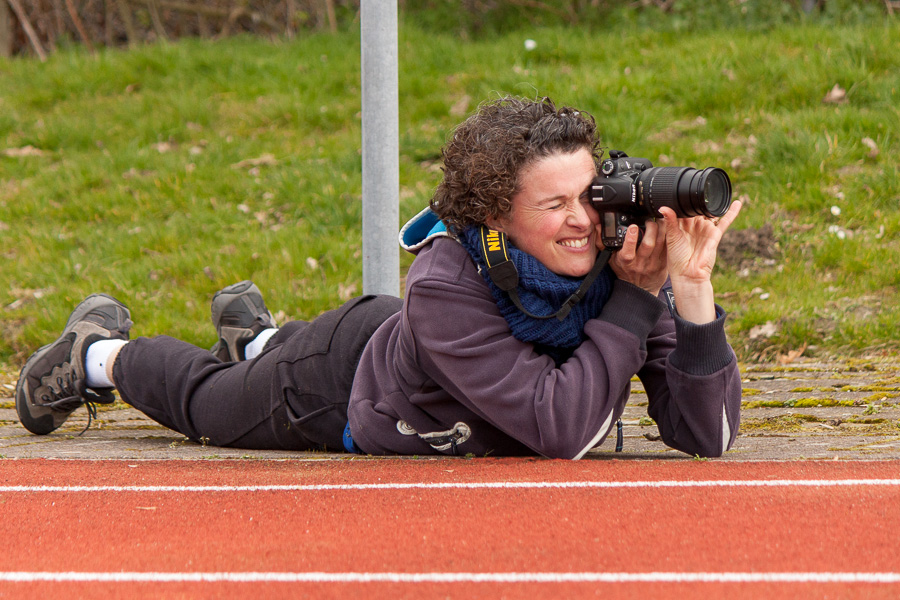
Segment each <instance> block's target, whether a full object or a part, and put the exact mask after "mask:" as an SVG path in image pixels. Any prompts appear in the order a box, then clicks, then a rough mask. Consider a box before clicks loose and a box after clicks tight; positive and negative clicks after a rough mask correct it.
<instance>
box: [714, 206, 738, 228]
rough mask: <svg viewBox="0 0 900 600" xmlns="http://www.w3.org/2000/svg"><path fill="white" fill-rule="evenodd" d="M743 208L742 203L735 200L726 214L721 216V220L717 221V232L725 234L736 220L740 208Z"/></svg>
mask: <svg viewBox="0 0 900 600" xmlns="http://www.w3.org/2000/svg"><path fill="white" fill-rule="evenodd" d="M742 207H743V203H742V202H741V201H740V200H735V201H734V202H733V203H732V204H731V208H729V209H728V212H727V213H725V214H724V215H722V218H721V219H719V223H718V225H716V227H718V228H719V231H721V232H722V233H725V231H726V230H727V229H728V228H729V227H730V226H731V224H732V223H734V220H735V219H737V216H738V215H739V214H740V212H741V208H742Z"/></svg>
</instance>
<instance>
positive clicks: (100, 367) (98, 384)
mask: <svg viewBox="0 0 900 600" xmlns="http://www.w3.org/2000/svg"><path fill="white" fill-rule="evenodd" d="M127 343H128V341H127V340H100V341H99V342H94V343H93V344H91V345H90V346H88V349H87V356H86V357H85V363H86V364H85V365H84V370H85V371H86V372H87V386H88V387H89V388H111V387H116V384H115V383H113V382H112V380H111V379H110V378H109V375H108V374H107V373H106V367H107V363H109V355H110V354H112V353H113V352H115V351H116V350H118V349H119V348H121V347H122V346H124V345H125V344H127Z"/></svg>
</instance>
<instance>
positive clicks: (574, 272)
mask: <svg viewBox="0 0 900 600" xmlns="http://www.w3.org/2000/svg"><path fill="white" fill-rule="evenodd" d="M595 175H596V170H595V166H594V159H593V157H592V156H591V153H590V151H589V150H587V149H582V150H577V151H575V152H572V153H557V154H551V155H549V156H547V157H544V158H540V159H538V160H537V161H536V162H534V163H533V164H531V165H530V166H528V167H527V168H526V169H525V170H524V171H523V172H522V173H521V175H520V185H519V191H518V192H517V193H516V195H515V196H513V198H512V211H510V214H508V215H507V216H506V217H504V218H501V219H499V220H490V221H489V222H488V226H489V227H492V228H493V229H496V230H498V231H502V232H504V233H506V235H507V236H508V237H509V239H510V241H511V242H512V243H513V244H514V245H515V246H516V247H517V248H518V249H520V250H522V251H523V252H527V253H528V254H530V255H532V256H533V257H535V258H536V259H538V260H539V261H541V263H542V264H543V265H544V266H545V267H547V268H548V269H550V270H551V271H553V272H554V273H556V274H557V275H566V276H569V277H584V276H585V275H587V274H588V273H589V272H590V270H591V268H592V267H593V266H594V261H595V260H596V258H597V224H598V223H599V222H600V215H599V214H598V213H597V211H596V210H594V208H593V207H592V206H591V204H590V201H589V199H588V188H589V186H590V184H591V181H592V180H593V179H594V176H595Z"/></svg>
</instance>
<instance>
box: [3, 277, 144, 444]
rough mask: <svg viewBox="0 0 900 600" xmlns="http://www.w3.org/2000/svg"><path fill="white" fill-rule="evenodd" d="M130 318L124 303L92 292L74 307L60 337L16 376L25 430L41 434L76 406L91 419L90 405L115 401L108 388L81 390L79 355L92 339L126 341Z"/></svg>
mask: <svg viewBox="0 0 900 600" xmlns="http://www.w3.org/2000/svg"><path fill="white" fill-rule="evenodd" d="M130 316H131V313H130V312H129V311H128V308H126V307H125V305H124V304H122V303H121V302H119V301H118V300H116V299H115V298H113V297H111V296H107V295H106V294H92V295H90V296H88V297H87V298H85V299H84V300H82V302H81V304H79V305H78V306H76V307H75V310H74V311H72V314H71V315H70V316H69V320H68V321H66V327H65V329H63V332H62V335H60V336H59V338H58V339H57V340H56V341H55V342H52V343H50V344H47V345H46V346H44V347H43V348H41V349H39V350H38V351H37V352H35V353H34V354H32V355H31V357H30V358H29V359H28V361H27V362H26V363H25V366H24V367H22V371H21V372H20V373H19V381H18V383H16V412H17V413H18V415H19V421H21V422H22V425H23V426H24V427H25V429H27V430H28V431H30V432H31V433H36V434H38V435H44V434H47V433H50V432H51V431H53V430H54V429H57V428H58V427H60V426H61V425H62V424H63V423H65V422H66V419H68V418H69V415H70V414H72V412H74V411H75V409H77V408H78V407H79V406H81V405H82V404H85V405H87V407H88V415H89V417H92V416H93V415H95V414H96V408H95V407H94V405H95V404H112V403H113V402H114V401H115V397H114V396H113V394H112V389H111V388H109V389H92V388H88V387H87V374H86V372H85V356H86V355H87V349H88V346H90V345H91V344H93V343H94V342H96V341H99V340H106V339H120V340H127V339H128V330H129V329H131V325H132V323H131V319H130ZM88 425H89V426H90V420H89V421H88Z"/></svg>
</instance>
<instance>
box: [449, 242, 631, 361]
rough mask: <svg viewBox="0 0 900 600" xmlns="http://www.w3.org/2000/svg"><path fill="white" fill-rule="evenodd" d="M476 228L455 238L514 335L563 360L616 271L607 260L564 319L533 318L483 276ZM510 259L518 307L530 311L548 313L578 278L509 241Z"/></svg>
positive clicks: (608, 290)
mask: <svg viewBox="0 0 900 600" xmlns="http://www.w3.org/2000/svg"><path fill="white" fill-rule="evenodd" d="M479 240H480V238H479V233H478V227H467V228H466V229H465V230H464V231H463V232H462V235H460V236H459V241H460V243H462V245H463V247H464V248H465V249H466V251H467V252H468V253H469V256H471V257H472V260H474V261H475V264H476V265H478V267H479V270H480V272H481V276H482V277H483V278H484V280H485V281H486V282H487V284H488V287H490V289H491V294H492V295H493V296H494V300H496V302H497V306H498V307H499V308H500V314H502V315H503V318H504V319H506V322H507V323H509V328H510V330H512V334H513V336H515V338H516V339H518V340H521V341H523V342H529V343H532V344H535V345H536V349H537V350H538V351H539V352H542V353H544V354H548V355H550V356H552V357H553V358H554V359H555V360H556V361H557V363H559V362H561V361H564V360H565V359H566V358H568V356H570V355H571V353H572V351H574V349H575V348H577V347H578V346H580V345H581V342H583V341H584V340H585V337H586V336H585V333H584V326H585V324H586V323H587V321H588V320H589V319H593V318H596V317H597V316H599V315H600V311H601V310H602V309H603V305H604V304H606V301H607V300H608V299H609V295H610V294H611V293H612V284H613V280H614V278H615V274H614V273H613V272H612V268H611V267H609V265H607V266H606V268H604V269H603V271H601V272H600V275H598V276H597V279H596V280H595V281H594V283H593V284H592V285H591V287H590V288H589V289H588V292H587V295H585V297H584V299H583V300H582V301H581V302H579V303H578V304H576V305H575V306H574V307H573V308H572V312H570V313H569V315H568V316H567V317H566V318H565V319H564V320H563V321H559V320H558V319H555V318H554V319H533V318H531V317H529V316H527V315H526V314H525V313H523V312H522V311H520V310H519V309H518V308H516V306H515V304H513V302H512V300H511V299H510V297H509V294H507V293H506V292H504V291H502V290H501V289H500V288H498V287H497V286H496V285H494V282H493V281H491V278H490V276H489V275H488V270H487V263H486V262H485V260H484V256H482V253H481V244H480V241H479ZM509 258H510V260H512V261H513V264H514V265H515V266H516V270H517V271H518V272H519V287H518V293H519V299H520V300H521V301H522V306H524V307H525V309H526V310H527V311H528V312H530V313H532V314H534V315H552V314H554V313H555V312H556V311H558V310H559V308H560V307H561V306H562V305H563V303H564V302H565V301H566V300H567V299H568V298H569V296H571V295H572V294H574V293H575V292H576V291H577V290H578V287H579V286H580V285H581V281H582V279H579V278H574V277H565V276H563V275H557V274H556V273H554V272H552V271H551V270H550V269H548V268H547V267H545V266H544V265H543V264H542V263H541V262H540V261H539V260H537V259H536V258H534V257H533V256H531V255H530V254H528V253H526V252H522V251H521V250H519V249H517V248H516V247H514V246H513V245H511V244H510V245H509Z"/></svg>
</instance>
